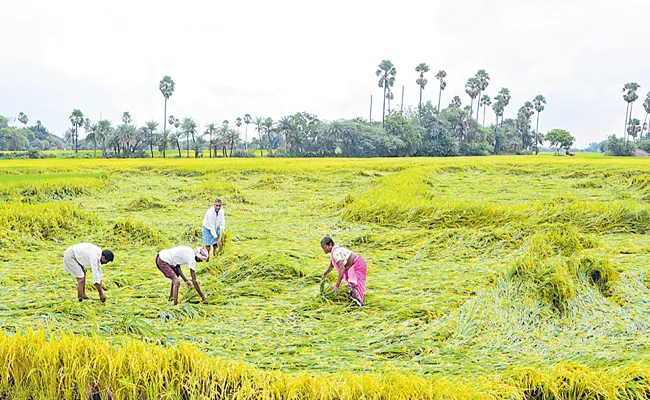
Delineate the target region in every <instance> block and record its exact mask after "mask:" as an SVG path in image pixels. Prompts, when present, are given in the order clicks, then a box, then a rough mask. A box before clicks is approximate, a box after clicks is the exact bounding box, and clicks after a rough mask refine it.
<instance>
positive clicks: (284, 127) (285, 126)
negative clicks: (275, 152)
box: [277, 116, 295, 150]
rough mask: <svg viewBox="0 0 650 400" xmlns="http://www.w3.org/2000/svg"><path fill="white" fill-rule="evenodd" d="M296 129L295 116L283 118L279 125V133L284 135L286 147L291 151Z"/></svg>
mask: <svg viewBox="0 0 650 400" xmlns="http://www.w3.org/2000/svg"><path fill="white" fill-rule="evenodd" d="M294 129H295V124H294V119H293V116H289V117H282V118H280V120H279V121H278V124H277V132H278V133H279V134H280V135H282V134H284V147H285V148H286V149H287V150H289V147H290V146H289V143H290V141H291V137H292V135H293V131H294Z"/></svg>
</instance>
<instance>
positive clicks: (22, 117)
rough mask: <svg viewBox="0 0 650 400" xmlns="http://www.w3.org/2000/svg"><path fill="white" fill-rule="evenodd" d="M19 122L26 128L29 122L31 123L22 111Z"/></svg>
mask: <svg viewBox="0 0 650 400" xmlns="http://www.w3.org/2000/svg"><path fill="white" fill-rule="evenodd" d="M18 121H20V123H21V124H23V125H24V126H27V122H29V117H27V114H25V113H24V112H22V111H21V112H20V113H19V114H18Z"/></svg>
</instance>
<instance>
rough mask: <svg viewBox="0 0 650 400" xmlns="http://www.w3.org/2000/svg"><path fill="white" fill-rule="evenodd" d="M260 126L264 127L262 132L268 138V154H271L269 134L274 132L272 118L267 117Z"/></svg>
mask: <svg viewBox="0 0 650 400" xmlns="http://www.w3.org/2000/svg"><path fill="white" fill-rule="evenodd" d="M262 128H263V129H264V133H266V137H267V140H268V142H269V143H268V144H269V156H272V155H273V147H272V140H271V135H272V134H273V132H274V127H273V119H272V118H267V119H265V120H264V123H263V124H262Z"/></svg>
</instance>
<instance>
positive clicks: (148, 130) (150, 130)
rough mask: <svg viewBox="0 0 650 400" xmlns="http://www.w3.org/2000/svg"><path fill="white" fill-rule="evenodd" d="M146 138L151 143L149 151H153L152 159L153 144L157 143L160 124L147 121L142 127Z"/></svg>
mask: <svg viewBox="0 0 650 400" xmlns="http://www.w3.org/2000/svg"><path fill="white" fill-rule="evenodd" d="M142 130H143V132H144V135H145V137H146V138H147V140H148V141H149V149H150V150H151V158H153V144H154V142H155V141H156V132H157V131H158V122H156V121H147V122H145V125H144V126H143V127H142Z"/></svg>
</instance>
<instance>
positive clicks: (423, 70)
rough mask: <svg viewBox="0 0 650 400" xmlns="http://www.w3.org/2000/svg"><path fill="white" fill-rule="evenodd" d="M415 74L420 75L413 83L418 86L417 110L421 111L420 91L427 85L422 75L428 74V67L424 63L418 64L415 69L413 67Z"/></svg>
mask: <svg viewBox="0 0 650 400" xmlns="http://www.w3.org/2000/svg"><path fill="white" fill-rule="evenodd" d="M415 72H419V73H420V77H419V78H418V79H417V80H416V81H415V83H417V84H418V86H420V103H419V105H418V110H419V111H421V110H422V91H423V90H424V87H425V86H426V85H427V83H429V81H428V80H427V78H425V77H424V74H425V73H427V72H429V66H428V65H427V64H426V63H420V64H418V66H417V67H415Z"/></svg>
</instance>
